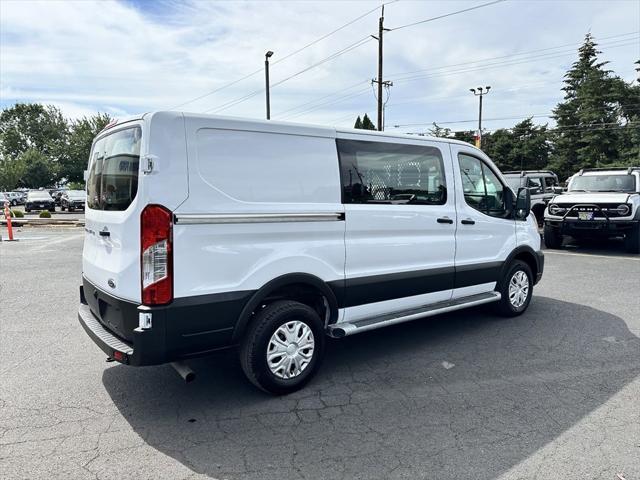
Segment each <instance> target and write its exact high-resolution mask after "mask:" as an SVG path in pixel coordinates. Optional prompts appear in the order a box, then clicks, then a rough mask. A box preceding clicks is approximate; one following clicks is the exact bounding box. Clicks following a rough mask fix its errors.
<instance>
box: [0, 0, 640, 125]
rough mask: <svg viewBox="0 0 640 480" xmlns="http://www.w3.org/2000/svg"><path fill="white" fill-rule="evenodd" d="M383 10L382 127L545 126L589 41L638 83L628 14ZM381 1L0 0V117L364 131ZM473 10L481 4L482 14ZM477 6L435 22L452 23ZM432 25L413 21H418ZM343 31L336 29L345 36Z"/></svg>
mask: <svg viewBox="0 0 640 480" xmlns="http://www.w3.org/2000/svg"><path fill="white" fill-rule="evenodd" d="M488 3H490V0H474V1H457V0H447V1H435V0H433V1H427V0H423V1H418V0H397V1H387V2H386V6H385V13H384V26H385V28H389V29H390V31H387V32H385V34H384V43H383V45H384V75H383V79H384V80H390V81H392V82H393V86H392V87H390V88H389V93H388V94H387V93H385V97H384V98H385V100H386V106H385V128H386V130H388V131H390V130H398V131H402V132H424V131H427V130H428V129H429V128H430V127H431V126H432V123H433V122H437V123H438V124H439V125H441V126H442V127H448V128H451V129H452V130H453V131H458V130H468V129H474V128H476V125H477V116H478V99H477V97H475V96H474V95H473V94H472V93H471V92H470V91H469V89H470V88H473V87H479V86H491V90H490V93H489V94H488V95H486V96H485V97H484V105H483V127H484V128H486V129H488V130H494V129H497V128H508V127H511V126H513V125H514V124H515V123H517V122H518V121H520V120H522V119H524V118H526V117H529V116H534V121H535V122H536V123H539V124H545V123H549V124H550V125H553V120H552V119H550V118H549V116H550V115H551V111H552V109H553V108H554V106H555V105H556V104H557V103H558V102H559V101H560V100H561V99H562V95H563V92H562V90H561V87H562V80H563V75H564V73H565V72H566V70H567V69H568V68H569V67H570V66H571V64H572V63H573V62H574V61H575V60H576V58H577V48H578V47H579V46H580V44H581V42H582V41H583V39H584V36H585V35H586V34H587V33H588V32H590V33H591V34H592V35H593V36H594V37H595V39H596V41H597V42H598V43H599V48H600V50H601V51H602V54H601V56H600V58H601V59H602V60H607V61H609V62H610V63H609V65H608V68H609V69H611V70H613V72H614V73H615V74H616V75H619V76H620V77H622V78H624V79H625V80H626V81H629V82H631V81H634V80H637V78H638V72H636V71H635V70H634V62H635V61H637V60H638V59H640V0H606V1H599V0H504V1H501V2H497V3H493V4H490V5H485V4H488ZM381 5H382V2H381V1H365V0H362V1H327V0H325V1H246V2H245V1H206V0H185V1H173V0H157V1H150V0H149V1H145V0H126V1H125V0H121V1H90V0H84V1H80V0H77V1H58V0H46V1H29V0H0V107H2V108H6V107H8V106H11V105H13V104H14V103H16V102H39V103H45V104H53V105H55V106H57V107H59V108H60V109H61V110H62V112H63V114H64V115H65V116H66V117H68V118H71V119H74V118H80V117H82V116H85V115H92V114H94V113H96V112H106V113H108V114H110V115H111V116H114V117H124V116H127V115H131V114H137V113H142V112H146V111H152V110H166V109H176V110H181V111H188V112H199V113H201V112H207V113H211V114H220V115H233V116H240V117H251V118H264V116H265V95H264V82H265V79H264V70H263V67H264V58H265V57H264V55H265V52H266V51H267V50H271V51H273V52H274V54H273V56H272V57H271V65H270V77H271V85H272V87H271V118H272V119H273V120H285V121H293V122H301V123H313V124H322V125H335V126H343V127H346V126H353V123H354V121H355V118H356V116H358V115H363V114H364V113H368V115H369V116H370V117H371V119H372V120H373V121H374V122H375V121H376V99H375V92H374V89H373V88H372V85H371V80H372V79H373V78H375V77H376V76H377V53H378V42H377V40H375V39H373V38H371V36H370V35H372V34H375V35H377V30H378V18H379V16H380V7H381ZM483 5H484V6H483ZM473 7H478V8H475V9H473V10H469V11H467V12H462V13H458V14H454V15H450V16H444V17H443V18H439V19H437V18H436V19H433V18H434V17H439V16H443V15H446V14H449V13H453V12H457V11H460V10H464V9H470V8H473ZM428 19H433V20H431V21H427V22H423V23H418V24H416V25H411V24H413V23H416V22H421V21H423V20H428ZM341 27H342V28H341Z"/></svg>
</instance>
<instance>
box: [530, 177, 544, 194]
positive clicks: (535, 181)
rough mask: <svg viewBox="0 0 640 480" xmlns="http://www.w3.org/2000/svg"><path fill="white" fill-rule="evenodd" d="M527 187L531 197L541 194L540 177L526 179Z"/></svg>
mask: <svg viewBox="0 0 640 480" xmlns="http://www.w3.org/2000/svg"><path fill="white" fill-rule="evenodd" d="M527 187H529V191H530V192H531V195H533V194H535V193H542V179H541V178H540V177H527Z"/></svg>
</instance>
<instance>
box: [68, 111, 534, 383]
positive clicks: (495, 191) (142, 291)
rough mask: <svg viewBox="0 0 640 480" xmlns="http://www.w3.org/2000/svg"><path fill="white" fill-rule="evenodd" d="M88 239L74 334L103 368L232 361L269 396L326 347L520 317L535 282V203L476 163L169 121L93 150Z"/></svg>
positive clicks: (145, 120) (461, 150) (324, 133)
mask: <svg viewBox="0 0 640 480" xmlns="http://www.w3.org/2000/svg"><path fill="white" fill-rule="evenodd" d="M85 229H86V234H85V241H84V250H83V262H82V270H83V278H82V286H81V288H80V308H79V314H78V316H79V320H80V323H81V324H82V326H83V327H84V329H85V330H86V332H87V334H88V335H89V336H90V337H91V338H92V339H93V341H94V342H95V343H96V344H97V345H98V346H99V347H100V348H101V349H102V350H103V351H104V352H105V353H106V355H107V356H108V357H109V358H110V359H114V360H116V361H118V362H120V363H123V364H127V365H132V366H143V365H157V364H162V363H173V364H174V365H175V366H177V367H179V368H178V369H179V370H181V369H182V371H183V372H184V370H185V368H186V367H185V364H184V363H183V362H184V360H186V359H189V358H191V357H194V356H200V355H205V354H207V353H210V352H213V351H216V350H219V349H223V348H229V347H237V348H238V351H239V355H240V363H241V365H242V368H243V370H244V372H245V373H246V375H247V377H248V378H249V380H251V381H252V382H253V383H254V384H255V385H256V386H258V387H259V388H261V389H263V390H265V391H268V392H271V393H275V394H284V393H288V392H291V391H294V390H296V389H299V388H301V387H302V386H303V385H304V384H305V383H306V382H307V381H309V380H310V379H311V377H312V376H313V375H314V373H315V372H316V371H317V370H318V368H319V366H320V363H321V360H322V357H323V353H324V345H325V339H326V337H327V336H330V337H334V338H340V337H344V336H347V335H353V334H357V333H360V332H365V331H367V330H372V329H375V328H379V327H384V326H387V325H392V324H397V323H400V322H405V321H409V320H416V319H422V318H425V317H429V316H432V315H436V314H439V313H443V312H449V311H452V310H458V309H462V308H466V307H472V306H476V305H481V304H488V303H493V304H494V305H495V308H496V311H497V313H499V314H501V315H506V316H515V315H520V314H522V313H523V312H524V311H525V310H526V309H527V307H528V305H529V302H530V301H531V296H532V293H533V286H534V285H535V284H536V283H537V282H538V281H539V280H540V278H541V276H542V272H543V266H544V261H543V259H544V257H543V255H542V252H541V251H540V235H539V234H538V230H537V227H536V221H535V218H534V217H533V215H531V214H530V196H529V192H528V190H527V189H526V188H521V189H519V191H518V192H514V191H513V190H511V189H510V188H509V187H508V186H507V183H506V181H505V179H504V177H503V176H502V174H501V173H500V171H499V170H498V169H497V168H496V166H495V165H494V164H493V162H492V161H491V160H490V159H489V158H488V157H487V156H486V155H485V154H484V153H483V152H482V151H480V150H478V149H476V148H474V147H472V146H471V145H468V144H466V143H463V142H459V141H455V140H451V139H444V138H429V137H416V136H410V135H399V134H390V133H380V132H371V131H364V130H352V129H336V128H327V127H319V126H305V125H298V124H288V123H281V122H275V121H259V120H243V119H237V118H229V117H219V116H210V115H196V114H187V113H180V112H156V113H148V114H145V115H142V116H140V117H136V118H130V119H127V120H124V121H119V122H117V123H114V124H111V125H109V126H108V128H106V129H105V130H104V131H103V132H101V133H100V134H99V135H98V136H97V138H96V139H95V141H94V143H93V147H92V151H91V158H90V160H89V166H88V178H87V205H86V228H85ZM380 355H384V352H380Z"/></svg>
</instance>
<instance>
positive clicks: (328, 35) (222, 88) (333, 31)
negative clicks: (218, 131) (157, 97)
mask: <svg viewBox="0 0 640 480" xmlns="http://www.w3.org/2000/svg"><path fill="white" fill-rule="evenodd" d="M397 1H399V0H392V1H390V2H387V3H385V4H384V5H389V4H391V3H395V2H397ZM378 8H380V7H379V6H377V7H375V8H372V9H371V10H369V11H367V12H365V13H363V14H362V15H360V16H358V17H356V18H354V19H353V20H350V21H349V22H347V23H345V24H344V25H341V26H340V27H338V28H336V29H335V30H332V31H331V32H329V33H327V34H325V35H322V36H321V37H319V38H317V39H315V40H314V41H312V42H310V43H308V44H306V45H304V46H303V47H301V48H299V49H297V50H295V51H293V52H291V53H289V54H287V55H285V56H284V57H281V58H279V59H277V60H274V61H273V62H271V65H276V64H278V63H280V62H283V61H285V60H286V59H288V58H290V57H292V56H294V55H297V54H298V53H300V52H302V51H303V50H306V49H307V48H309V47H312V46H313V45H315V44H317V43H319V42H321V41H322V40H325V39H326V38H329V37H330V36H331V35H334V34H336V33H338V32H339V31H341V30H343V29H345V28H346V27H348V26H350V25H353V24H354V23H356V22H357V21H358V20H361V19H363V18H364V17H366V16H368V15H371V14H372V13H373V12H375V11H376V10H378ZM263 70H264V68H260V69H258V70H255V71H253V72H251V73H249V74H247V75H245V76H243V77H240V78H238V79H237V80H234V81H232V82H229V83H226V84H225V85H222V86H220V87H218V88H215V89H213V90H211V91H209V92H207V93H204V94H202V95H200V96H198V97H195V98H192V99H191V100H188V101H186V102H183V103H181V104H179V105H176V106H175V107H171V108H170V110H174V109H176V108H180V107H182V106H184V105H188V104H189V103H193V102H197V101H198V100H202V99H203V98H206V97H208V96H210V95H213V94H214V93H217V92H219V91H221V90H224V89H225V88H228V87H231V86H233V85H235V84H237V83H240V82H241V81H243V80H246V79H247V78H250V77H253V76H254V75H257V74H258V73H260V72H262V71H263Z"/></svg>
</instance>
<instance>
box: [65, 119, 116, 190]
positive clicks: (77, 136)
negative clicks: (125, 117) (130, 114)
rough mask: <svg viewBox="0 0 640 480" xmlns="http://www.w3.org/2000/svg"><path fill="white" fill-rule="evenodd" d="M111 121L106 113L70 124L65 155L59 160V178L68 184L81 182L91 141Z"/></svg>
mask: <svg viewBox="0 0 640 480" xmlns="http://www.w3.org/2000/svg"><path fill="white" fill-rule="evenodd" d="M110 121H111V117H109V115H107V114H106V113H98V114H96V115H93V116H91V117H83V118H82V119H81V120H76V121H74V122H73V123H72V124H71V129H70V130H71V134H70V135H69V144H68V147H67V151H66V154H65V155H64V156H62V158H61V159H60V171H59V172H60V177H62V178H64V179H66V180H67V181H69V182H83V181H84V171H85V170H86V168H87V163H88V161H89V154H90V152H91V144H92V143H93V139H94V138H95V137H96V135H98V133H100V132H101V131H102V129H103V128H104V127H105V126H106V125H107V124H108V123H109V122H110Z"/></svg>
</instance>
